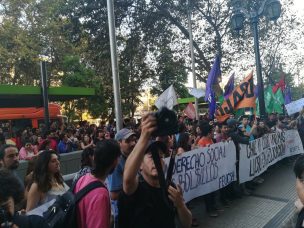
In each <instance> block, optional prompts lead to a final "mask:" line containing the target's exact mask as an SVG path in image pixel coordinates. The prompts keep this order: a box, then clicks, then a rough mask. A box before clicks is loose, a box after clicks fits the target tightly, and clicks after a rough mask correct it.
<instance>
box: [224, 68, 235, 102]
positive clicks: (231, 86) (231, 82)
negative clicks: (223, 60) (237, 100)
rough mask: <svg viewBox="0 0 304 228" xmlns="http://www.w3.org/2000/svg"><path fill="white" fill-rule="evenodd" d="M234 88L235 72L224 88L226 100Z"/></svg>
mask: <svg viewBox="0 0 304 228" xmlns="http://www.w3.org/2000/svg"><path fill="white" fill-rule="evenodd" d="M233 90H234V72H233V73H232V74H231V76H230V78H229V80H228V82H227V84H226V85H225V88H224V97H225V100H227V99H228V98H229V96H230V94H231V93H232V91H233Z"/></svg>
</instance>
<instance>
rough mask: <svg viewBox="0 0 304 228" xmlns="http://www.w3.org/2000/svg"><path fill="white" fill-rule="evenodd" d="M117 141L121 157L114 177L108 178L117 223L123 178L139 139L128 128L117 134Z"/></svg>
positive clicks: (113, 174)
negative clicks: (127, 162) (128, 160)
mask: <svg viewBox="0 0 304 228" xmlns="http://www.w3.org/2000/svg"><path fill="white" fill-rule="evenodd" d="M115 140H116V141H117V142H118V143H119V146H120V151H121V155H120V160H119V163H118V165H117V166H116V168H115V170H114V172H113V173H112V175H110V176H109V177H108V181H109V191H110V194H111V204H112V209H113V215H114V222H115V223H117V215H118V209H117V200H118V197H119V194H120V193H121V192H122V178H123V172H124V167H125V163H126V160H127V158H128V156H129V154H130V153H131V152H132V150H133V149H134V146H135V144H136V140H137V138H136V135H135V133H134V132H133V131H132V130H130V129H128V128H123V129H121V130H120V131H118V132H117V133H116V135H115Z"/></svg>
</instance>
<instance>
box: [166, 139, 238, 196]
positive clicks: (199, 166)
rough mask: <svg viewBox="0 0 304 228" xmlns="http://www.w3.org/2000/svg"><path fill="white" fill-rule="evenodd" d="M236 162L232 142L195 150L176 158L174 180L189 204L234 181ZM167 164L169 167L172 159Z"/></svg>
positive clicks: (167, 160)
mask: <svg viewBox="0 0 304 228" xmlns="http://www.w3.org/2000/svg"><path fill="white" fill-rule="evenodd" d="M235 161H236V154H235V146H234V143H233V142H232V141H230V142H222V143H216V144H213V145H210V146H209V147H204V148H200V149H196V150H192V151H189V152H186V153H183V154H182V155H181V156H176V158H175V164H174V171H173V178H172V180H173V182H174V183H175V184H179V185H180V186H181V187H182V189H183V195H184V199H185V201H186V202H188V201H190V200H192V199H194V198H196V197H199V196H202V195H205V194H208V193H210V192H214V191H216V190H218V189H221V188H223V187H225V186H227V185H229V184H230V183H231V182H233V181H235V180H236V168H235ZM165 163H166V165H167V166H168V164H169V158H168V159H166V160H165ZM166 170H167V169H166Z"/></svg>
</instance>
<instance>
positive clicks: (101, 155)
mask: <svg viewBox="0 0 304 228" xmlns="http://www.w3.org/2000/svg"><path fill="white" fill-rule="evenodd" d="M151 118H152V117H151ZM153 121H154V120H150V122H153ZM178 122H179V124H178V133H177V134H175V135H171V136H164V137H156V138H152V141H153V142H160V143H159V144H156V145H155V146H156V147H157V148H158V149H159V150H160V151H161V152H162V157H166V156H167V157H168V156H171V155H172V154H176V155H177V156H180V155H182V154H183V153H187V152H188V151H191V150H192V149H195V148H200V147H206V146H208V145H210V144H213V143H217V142H224V141H227V140H232V141H233V142H234V143H235V144H236V153H237V154H236V155H237V160H238V158H239V149H238V144H239V143H243V144H248V143H249V142H250V141H252V140H254V139H257V138H259V137H262V136H263V135H264V134H268V133H273V132H282V131H285V130H288V129H298V131H299V134H300V137H301V140H302V142H303V139H304V132H303V129H304V111H302V112H300V113H299V114H297V115H295V116H293V117H289V116H285V115H278V114H276V113H271V114H270V115H269V116H268V118H267V119H266V120H262V119H259V118H256V117H254V116H247V115H243V116H241V117H240V118H238V119H237V118H235V116H234V115H232V114H231V115H230V117H229V119H227V120H226V121H225V122H223V123H217V122H216V121H215V120H208V118H207V115H206V116H202V117H201V119H200V121H193V120H190V119H188V118H186V117H184V116H179V117H178ZM151 126H152V124H150V123H149V122H147V121H146V122H145V121H143V122H142V120H140V121H135V120H134V119H126V120H125V121H124V128H123V129H122V130H120V131H118V132H116V131H115V123H114V122H112V123H110V124H104V123H101V124H100V125H99V126H96V125H94V124H92V125H90V124H88V123H87V122H82V123H80V124H77V125H72V124H70V125H62V126H60V127H57V126H56V125H51V128H50V130H49V131H44V129H43V127H42V128H39V129H30V128H27V129H24V130H23V131H22V132H19V133H18V134H16V136H15V137H10V138H8V137H7V136H5V134H4V133H3V131H2V129H0V139H1V142H0V143H1V144H2V147H1V151H0V162H1V165H2V168H6V169H8V170H11V171H12V173H13V174H14V175H15V176H16V174H15V170H16V168H17V167H18V161H19V160H29V167H28V172H27V176H26V178H25V180H24V181H23V180H20V178H18V177H17V179H18V180H19V182H20V184H21V186H22V187H23V191H24V193H25V194H24V201H22V202H21V203H20V205H18V206H19V209H20V210H24V211H26V212H31V211H33V210H35V208H39V206H41V205H44V204H47V203H50V202H52V200H54V199H55V198H56V196H57V195H61V194H63V193H64V192H66V191H67V190H68V189H69V187H68V186H67V185H66V184H65V183H64V181H63V178H62V176H61V174H60V161H59V156H60V154H63V153H69V152H73V151H77V150H83V152H82V159H81V169H80V170H79V172H78V173H77V174H76V176H75V177H74V180H73V185H72V186H74V187H75V191H76V192H77V191H79V190H80V189H82V188H83V187H84V186H86V185H87V184H88V183H91V182H93V181H94V180H103V181H104V180H105V179H106V177H107V176H108V175H109V178H107V182H108V185H107V188H108V189H109V192H108V190H107V188H102V189H99V190H98V191H99V193H98V194H94V195H92V196H93V198H94V197H97V198H94V199H95V201H94V202H95V203H96V200H97V202H100V204H99V206H98V207H97V206H96V205H95V204H94V203H92V202H91V199H90V198H85V199H86V200H84V201H83V202H82V204H81V205H79V208H78V212H79V216H80V217H79V220H78V225H79V227H83V226H85V224H90V225H88V226H87V227H94V226H95V227H97V226H96V221H95V220H94V218H95V219H97V221H100V226H98V227H110V225H109V224H110V220H109V219H108V217H109V215H110V214H112V215H113V224H115V227H132V226H133V225H132V224H133V223H134V221H131V220H132V219H130V218H133V217H132V216H135V215H134V214H127V215H128V216H126V211H133V210H134V211H136V209H135V208H137V209H138V207H139V208H140V207H141V206H140V205H138V203H136V202H133V201H134V199H133V198H132V197H131V199H130V195H132V194H138V197H139V198H138V200H139V199H141V200H140V202H145V200H147V199H146V198H145V197H144V196H143V195H144V194H140V193H138V191H139V190H138V189H140V191H150V192H151V191H154V190H151V188H150V187H147V186H146V185H145V184H144V185H141V183H142V182H141V181H140V180H139V182H134V180H135V179H132V177H134V178H135V176H134V175H137V173H138V172H139V170H140V171H141V172H143V173H142V176H143V183H146V182H148V186H150V185H153V183H154V182H153V181H155V179H153V178H154V176H155V174H145V173H144V170H145V167H146V166H147V167H148V166H149V165H151V161H150V160H151V157H150V160H147V161H146V160H145V159H146V157H145V156H146V152H145V153H144V154H143V155H142V156H143V157H141V159H143V163H142V165H141V166H140V162H139V160H136V159H137V158H134V156H135V155H136V154H137V155H138V156H139V154H140V152H138V151H143V150H146V148H147V147H148V149H147V150H148V151H149V148H150V146H147V145H149V144H148V141H147V140H148V139H147V138H148V136H149V141H151V138H150V136H151V131H152V130H151V129H152V127H151ZM153 126H154V125H153ZM145 129H148V130H146V131H148V132H149V134H147V133H145V131H144V130H145ZM153 129H154V128H153ZM145 135H148V136H145ZM9 144H10V145H9ZM12 144H13V145H14V146H12ZM105 151H106V152H108V153H106V152H105ZM109 151H111V153H109ZM93 155H94V156H93ZM117 157H120V159H119V160H117ZM128 157H131V158H130V159H127V158H128ZM139 157H140V156H139ZM147 159H149V156H148V157H147ZM130 160H132V162H134V163H135V164H137V163H138V162H139V163H138V167H137V168H138V170H133V171H130V170H132V169H133V168H134V167H132V165H131V166H130V164H128V161H129V163H130ZM136 162H137V163H136ZM145 162H147V164H146V166H143V164H145ZM149 162H150V163H149ZM236 165H237V166H238V164H236ZM126 170H127V171H126ZM237 170H238V169H237ZM150 171H151V172H152V173H153V172H155V171H153V169H151V170H150ZM150 171H149V172H150ZM125 172H127V174H126V175H123V174H124V173H125ZM147 172H148V171H147ZM91 173H92V175H91V176H90V175H89V174H91ZM110 174H111V175H110ZM128 175H129V176H128ZM132 175H133V176H132ZM156 176H157V174H156ZM128 177H129V179H128ZM125 178H126V179H127V180H125ZM149 178H152V179H151V182H150V181H149ZM136 180H137V179H136ZM137 181H138V180H137ZM157 181H158V180H157ZM129 183H133V184H132V185H129ZM151 183H152V184H151ZM261 183H263V178H261V177H258V178H255V179H254V180H253V181H251V182H247V183H245V184H241V185H240V184H238V183H237V182H233V183H232V184H230V185H228V186H226V187H225V188H223V189H220V190H219V191H217V192H212V193H209V194H207V195H205V196H204V200H205V206H206V211H207V213H208V215H209V216H211V217H217V216H218V215H219V213H218V212H219V211H222V210H224V208H225V207H227V208H228V207H229V205H230V203H231V201H232V200H233V199H235V198H239V197H242V196H244V195H245V196H246V195H250V194H251V191H252V190H254V188H255V187H256V186H257V185H258V184H261ZM134 184H135V186H137V187H138V186H139V187H138V189H137V190H136V189H133V187H132V186H133V185H134ZM128 186H131V187H128ZM147 189H148V190H147ZM128 192H131V193H130V194H125V193H128ZM122 194H123V195H124V196H125V197H123V198H122V199H123V200H121V198H119V197H120V196H121V195H122ZM153 194H156V195H158V194H160V193H153ZM180 194H181V192H180V191H179V189H178V188H173V189H171V192H170V191H169V195H170V196H171V197H169V198H170V200H171V201H172V202H174V206H175V207H176V208H177V209H178V210H180V211H179V212H180V214H179V216H180V218H181V222H182V223H184V224H187V221H188V220H189V218H190V217H189V216H190V215H191V213H190V211H189V210H188V209H187V208H186V207H184V206H183V203H181V196H180ZM97 195H98V196H97ZM99 195H100V196H99ZM92 196H91V197H92ZM100 197H103V198H100ZM140 197H144V198H143V199H142V198H140ZM108 199H111V207H109V205H108V204H107V203H106V201H107V200H108ZM136 199H137V198H136ZM130 200H131V201H130ZM132 200H133V201H132ZM135 201H136V200H135ZM122 202H123V203H122ZM150 203H152V204H153V203H155V202H150ZM190 204H191V202H190ZM88 205H90V206H91V207H93V208H94V206H96V207H97V208H98V210H101V211H105V214H102V215H100V213H99V212H98V214H96V215H95V214H94V212H92V211H91V212H90V213H91V216H89V215H88V212H87V211H86V210H87V209H86V208H87V207H88ZM125 205H128V207H126V206H125ZM157 206H159V207H160V208H162V207H164V205H157ZM187 206H188V207H190V205H189V204H188V205H187ZM94 210H95V209H94ZM94 210H93V211H94ZM138 210H139V209H138ZM139 211H141V210H139ZM128 213H129V212H128ZM151 213H152V215H153V213H157V212H151ZM189 213H190V214H189ZM92 214H93V215H92ZM165 214H166V213H165ZM152 215H149V214H145V216H152ZM145 216H143V217H144V218H145ZM100 217H101V218H102V221H101V219H100ZM127 217H129V218H128V219H129V220H128V221H127V219H126V218H127ZM167 217H168V218H170V217H171V215H170V213H169V214H168V216H166V218H164V219H167ZM134 218H135V217H134ZM138 220H141V219H140V218H137V219H136V221H138ZM141 222H142V224H144V222H145V221H141ZM81 224H82V225H83V226H82V225H81ZM127 224H129V225H127ZM138 224H141V223H140V222H138ZM168 224H170V221H168ZM191 224H192V226H198V224H197V221H196V219H195V218H192V221H191ZM155 225H157V224H155ZM133 227H136V226H133Z"/></svg>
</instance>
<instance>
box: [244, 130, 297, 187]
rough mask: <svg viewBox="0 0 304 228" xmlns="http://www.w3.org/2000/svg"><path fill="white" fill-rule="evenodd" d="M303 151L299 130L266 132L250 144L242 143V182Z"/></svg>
mask: <svg viewBox="0 0 304 228" xmlns="http://www.w3.org/2000/svg"><path fill="white" fill-rule="evenodd" d="M302 153H303V146H302V142H301V139H300V136H299V133H298V131H297V130H289V131H283V132H280V133H272V134H266V135H264V136H263V137H261V138H258V139H256V140H254V141H252V142H250V144H249V145H244V144H240V165H239V175H240V180H239V181H240V183H244V182H246V181H250V180H252V179H253V178H254V177H257V176H259V175H261V174H262V173H263V172H264V171H266V170H267V168H268V167H269V166H271V165H273V164H275V163H276V162H278V161H280V160H282V159H283V158H286V157H290V156H292V155H296V154H302Z"/></svg>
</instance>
